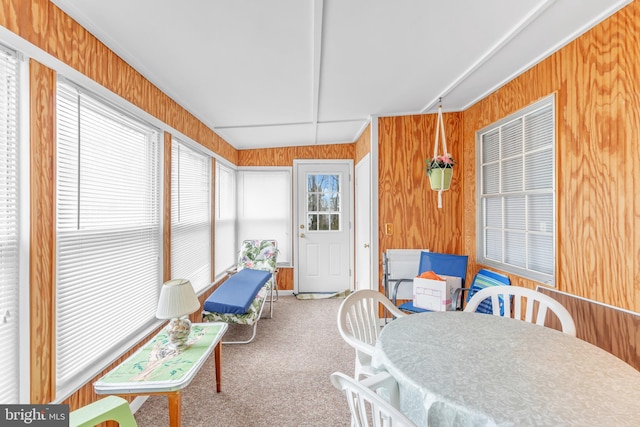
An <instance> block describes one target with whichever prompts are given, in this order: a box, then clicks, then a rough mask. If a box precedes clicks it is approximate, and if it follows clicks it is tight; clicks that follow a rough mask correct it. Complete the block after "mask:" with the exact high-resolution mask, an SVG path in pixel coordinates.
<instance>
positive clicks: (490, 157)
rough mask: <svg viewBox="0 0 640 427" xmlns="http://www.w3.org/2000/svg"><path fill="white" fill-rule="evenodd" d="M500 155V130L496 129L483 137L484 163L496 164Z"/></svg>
mask: <svg viewBox="0 0 640 427" xmlns="http://www.w3.org/2000/svg"><path fill="white" fill-rule="evenodd" d="M499 153H500V130H499V129H495V130H493V131H491V132H488V133H486V134H485V135H483V136H482V163H489V162H496V161H498V160H499Z"/></svg>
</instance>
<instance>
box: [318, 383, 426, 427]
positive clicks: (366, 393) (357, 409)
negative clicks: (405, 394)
mask: <svg viewBox="0 0 640 427" xmlns="http://www.w3.org/2000/svg"><path fill="white" fill-rule="evenodd" d="M331 383H332V384H333V386H334V387H335V388H337V389H338V390H341V391H342V392H343V393H344V394H345V395H346V397H347V403H348V404H349V411H350V412H351V425H352V426H354V427H370V426H373V427H416V424H415V423H413V422H412V421H411V420H410V419H409V418H407V416H406V415H404V414H403V413H402V412H400V410H399V409H398V408H397V407H396V406H394V405H393V404H392V403H390V402H388V401H386V400H385V399H384V398H383V397H382V396H381V395H379V394H377V393H376V390H377V389H379V388H382V389H384V390H385V392H386V393H388V394H389V395H390V396H391V400H392V401H393V400H394V396H395V397H397V394H398V384H397V383H396V382H395V380H394V379H393V377H391V375H389V374H388V373H386V372H383V373H380V374H376V375H375V376H372V377H369V378H367V379H366V380H364V381H356V380H355V379H353V378H351V377H349V376H347V375H345V374H343V373H341V372H334V373H333V374H331ZM395 401H396V402H397V399H395Z"/></svg>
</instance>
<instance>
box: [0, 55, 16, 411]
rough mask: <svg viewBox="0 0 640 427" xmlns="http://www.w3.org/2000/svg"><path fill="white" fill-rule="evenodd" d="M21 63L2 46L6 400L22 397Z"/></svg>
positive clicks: (0, 284) (1, 298) (0, 256)
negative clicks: (20, 263)
mask: <svg viewBox="0 0 640 427" xmlns="http://www.w3.org/2000/svg"><path fill="white" fill-rule="evenodd" d="M18 67H19V61H18V58H17V57H16V54H15V53H14V52H11V51H9V50H8V49H5V48H4V47H2V46H0V194H1V195H2V197H0V234H1V235H2V238H1V239H0V342H1V343H2V351H0V366H2V367H3V371H4V372H3V373H2V375H0V402H2V403H6V404H16V403H19V400H20V378H19V372H20V369H19V367H20V355H19V349H20V345H19V344H20V343H19V332H20V330H19V322H18V307H19V301H18V293H19V287H20V281H19V280H20V277H19V252H20V248H19V245H20V236H19V231H20V230H19V225H20V223H19V221H20V212H19V201H20V200H19V182H18V178H19V172H18V155H19V152H18V149H19V139H18V129H19V127H18V117H19V116H18V89H19V88H18V72H19V70H18Z"/></svg>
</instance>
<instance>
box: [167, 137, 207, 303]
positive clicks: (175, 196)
mask: <svg viewBox="0 0 640 427" xmlns="http://www.w3.org/2000/svg"><path fill="white" fill-rule="evenodd" d="M182 150H186V151H187V153H186V155H189V156H194V157H201V158H199V159H198V160H202V161H203V164H205V165H206V166H205V168H206V173H207V175H208V177H207V182H206V189H203V188H199V191H204V192H206V194H202V196H204V197H206V205H207V206H206V215H205V216H204V218H206V224H204V223H203V222H200V223H198V224H194V223H193V222H188V223H183V222H181V221H180V220H179V218H176V215H179V214H180V209H181V206H180V203H181V192H180V191H175V190H176V185H180V184H181V182H182V179H181V178H182V176H183V175H182V174H181V170H182V168H181V167H180V160H181V158H180V153H182ZM176 155H177V157H178V158H176ZM211 164H212V161H211V156H210V155H208V154H206V153H204V152H202V151H201V150H198V149H197V148H194V147H193V146H192V145H191V144H188V143H186V142H184V141H183V140H182V139H179V138H176V137H175V136H172V141H171V278H172V279H176V278H185V279H188V280H190V281H191V284H192V285H193V289H194V291H195V292H196V294H198V293H201V292H202V291H204V290H206V289H208V288H209V287H210V286H211V268H212V265H211V247H212V241H211V230H212V227H213V224H212V220H211V219H212V215H211V191H212V186H211V181H212V174H211V169H212V168H211ZM175 166H178V168H176V167H175ZM176 169H177V170H176ZM185 178H190V176H186V177H185ZM187 184H188V185H189V188H191V189H192V190H193V185H192V183H191V182H188V183H187ZM198 184H202V182H199V183H198ZM178 190H179V188H178ZM200 207H202V206H200ZM190 208H194V206H190ZM194 229H197V230H200V232H201V231H202V230H201V229H206V230H204V233H203V234H204V237H203V238H204V239H206V240H207V249H208V250H207V251H202V249H203V246H204V245H203V244H202V242H198V243H199V246H197V247H186V246H190V245H186V246H185V245H182V246H180V247H176V245H175V243H176V240H177V239H176V237H177V236H178V235H180V234H181V232H184V231H186V232H188V231H190V230H191V231H193V230H194ZM200 232H198V233H197V234H198V235H199V234H200ZM183 243H184V242H183ZM178 250H180V251H186V254H187V258H188V259H190V260H194V259H195V258H194V257H198V256H200V255H201V254H202V253H203V252H206V253H205V254H204V263H206V264H207V266H204V265H203V264H200V266H199V267H197V269H196V270H195V271H192V268H193V267H194V266H193V265H190V266H184V267H183V266H178V265H176V262H177V260H178V258H179V256H178V254H177V253H176V251H178ZM194 251H195V252H196V253H195V254H192V252H194ZM189 254H191V256H189ZM184 269H186V270H188V271H189V272H188V273H187V274H182V273H177V272H176V270H184ZM203 269H204V270H205V271H204V276H205V277H202V276H203V273H202V271H201V270H203ZM194 275H195V277H194ZM198 278H200V279H201V280H200V281H199V280H196V279H198ZM202 281H204V282H202ZM201 282H202V283H201Z"/></svg>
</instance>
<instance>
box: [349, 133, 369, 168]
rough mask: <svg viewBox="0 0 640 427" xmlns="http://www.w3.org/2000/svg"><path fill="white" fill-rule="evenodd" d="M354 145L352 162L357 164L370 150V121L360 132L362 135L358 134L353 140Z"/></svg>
mask: <svg viewBox="0 0 640 427" xmlns="http://www.w3.org/2000/svg"><path fill="white" fill-rule="evenodd" d="M355 145H356V147H355V159H354V161H353V163H354V164H356V165H357V164H358V162H360V160H362V159H363V157H364V156H366V155H367V154H368V153H370V152H371V123H369V126H367V127H366V129H365V130H364V131H363V132H362V135H360V137H359V138H358V140H357V141H356V142H355Z"/></svg>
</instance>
